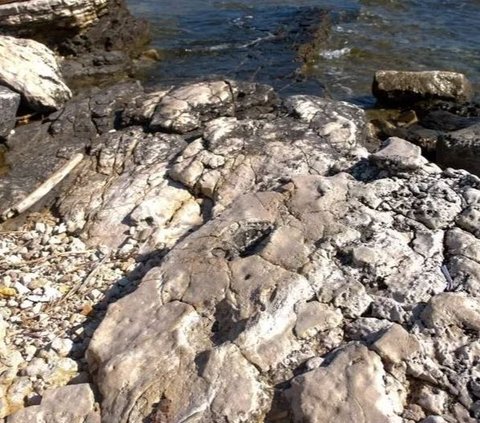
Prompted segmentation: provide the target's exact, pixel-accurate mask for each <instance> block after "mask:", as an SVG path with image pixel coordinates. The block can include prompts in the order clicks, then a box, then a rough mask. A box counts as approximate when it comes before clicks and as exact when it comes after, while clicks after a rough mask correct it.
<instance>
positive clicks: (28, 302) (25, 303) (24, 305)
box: [20, 300, 33, 310]
mask: <svg viewBox="0 0 480 423" xmlns="http://www.w3.org/2000/svg"><path fill="white" fill-rule="evenodd" d="M32 306H33V302H32V301H31V300H25V301H22V303H21V304H20V308H21V309H22V310H25V309H27V308H31V307H32Z"/></svg>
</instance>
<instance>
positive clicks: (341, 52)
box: [320, 47, 352, 60]
mask: <svg viewBox="0 0 480 423" xmlns="http://www.w3.org/2000/svg"><path fill="white" fill-rule="evenodd" d="M351 51H352V49H351V48H348V47H344V48H341V49H338V50H324V51H321V52H320V57H323V58H324V59H329V60H331V59H338V58H340V57H342V56H345V55H347V54H349V53H350V52H351Z"/></svg>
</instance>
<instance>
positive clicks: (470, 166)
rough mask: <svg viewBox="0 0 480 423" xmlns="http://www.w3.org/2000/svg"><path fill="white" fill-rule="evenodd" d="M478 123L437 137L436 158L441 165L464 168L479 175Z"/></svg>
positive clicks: (479, 140)
mask: <svg viewBox="0 0 480 423" xmlns="http://www.w3.org/2000/svg"><path fill="white" fill-rule="evenodd" d="M479 157H480V123H477V124H475V125H472V126H470V127H468V128H465V129H460V130H458V131H454V132H450V133H448V134H444V135H442V136H440V137H439V139H438V143H437V160H438V163H439V164H441V165H442V166H448V167H454V168H457V169H465V170H468V171H469V172H472V173H474V174H475V175H479V176H480V163H479V160H478V158H479Z"/></svg>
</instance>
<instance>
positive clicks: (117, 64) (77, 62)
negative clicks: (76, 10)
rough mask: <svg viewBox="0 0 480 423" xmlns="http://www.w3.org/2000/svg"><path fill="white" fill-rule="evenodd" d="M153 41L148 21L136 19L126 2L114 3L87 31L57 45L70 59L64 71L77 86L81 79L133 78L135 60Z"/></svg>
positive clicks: (117, 0) (113, 1)
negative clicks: (151, 40)
mask: <svg viewBox="0 0 480 423" xmlns="http://www.w3.org/2000/svg"><path fill="white" fill-rule="evenodd" d="M149 41H150V27H149V25H148V23H147V21H145V20H143V19H139V18H136V17H133V16H132V15H131V13H130V12H129V11H128V9H127V7H126V5H125V2H124V1H123V0H110V1H109V2H108V7H107V12H106V13H105V14H103V15H102V16H100V17H99V19H98V20H97V21H96V22H95V23H94V24H93V25H91V26H90V27H88V28H87V29H86V30H84V31H82V32H81V33H79V34H76V35H74V36H73V37H70V38H66V39H63V40H62V41H61V42H59V43H58V44H57V49H58V51H59V52H60V54H62V55H64V56H67V59H66V61H65V64H64V66H63V72H64V75H65V77H66V78H67V80H68V81H69V83H71V84H72V85H74V86H75V84H76V80H77V79H78V78H83V79H85V78H86V79H87V82H88V79H96V80H101V79H102V78H105V77H108V76H109V75H115V76H116V77H117V78H122V77H125V76H128V75H131V73H132V68H133V62H132V59H133V58H136V57H138V56H140V54H141V53H142V50H143V48H144V46H145V45H146V44H147V43H148V42H149Z"/></svg>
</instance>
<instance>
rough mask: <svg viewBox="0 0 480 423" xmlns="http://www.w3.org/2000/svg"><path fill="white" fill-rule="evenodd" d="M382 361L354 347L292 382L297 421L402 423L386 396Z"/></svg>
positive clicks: (370, 353)
mask: <svg viewBox="0 0 480 423" xmlns="http://www.w3.org/2000/svg"><path fill="white" fill-rule="evenodd" d="M384 376H385V370H384V369H383V366H382V362H381V360H380V358H379V357H378V356H377V355H376V354H375V353H374V352H372V351H369V350H368V349H367V348H366V347H364V346H362V345H358V344H351V345H349V346H347V347H345V348H344V349H342V350H340V351H338V352H337V353H336V354H335V355H334V356H333V358H332V360H331V361H330V362H329V363H328V364H327V365H325V366H322V367H319V368H318V369H316V370H314V371H312V372H309V373H305V374H303V375H301V376H299V377H297V378H295V379H294V380H293V381H292V387H291V388H290V390H289V397H290V398H291V403H292V408H293V414H294V421H295V422H303V421H315V422H319V423H320V422H325V423H326V422H332V421H337V422H348V421H357V420H358V419H359V416H362V417H361V419H363V421H366V422H372V423H373V422H379V423H380V422H400V421H401V419H400V417H399V416H397V415H396V414H395V412H394V406H393V404H392V402H393V401H395V400H396V399H394V398H391V397H389V396H388V395H387V393H386V390H385V384H384Z"/></svg>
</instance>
